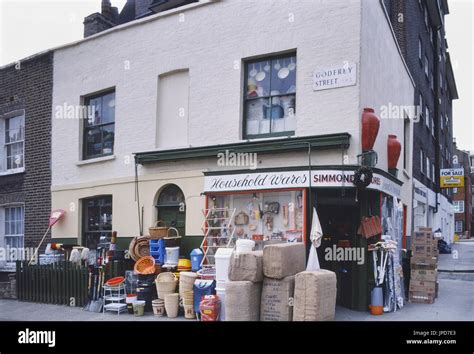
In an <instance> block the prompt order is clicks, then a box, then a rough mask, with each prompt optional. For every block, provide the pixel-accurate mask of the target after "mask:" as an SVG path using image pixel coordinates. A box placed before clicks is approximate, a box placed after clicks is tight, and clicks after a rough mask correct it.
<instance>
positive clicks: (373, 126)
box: [362, 108, 380, 152]
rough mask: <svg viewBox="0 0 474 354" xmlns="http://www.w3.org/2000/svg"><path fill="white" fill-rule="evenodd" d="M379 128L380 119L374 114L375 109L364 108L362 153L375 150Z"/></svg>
mask: <svg viewBox="0 0 474 354" xmlns="http://www.w3.org/2000/svg"><path fill="white" fill-rule="evenodd" d="M379 128H380V119H379V118H378V117H377V116H376V115H375V114H374V110H373V108H364V112H363V113H362V152H366V151H370V150H372V149H373V148H374V144H375V139H377V134H378V133H379Z"/></svg>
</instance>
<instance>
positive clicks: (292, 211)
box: [208, 190, 305, 249]
mask: <svg viewBox="0 0 474 354" xmlns="http://www.w3.org/2000/svg"><path fill="white" fill-rule="evenodd" d="M208 198H209V199H208V207H209V208H210V209H211V211H212V210H213V209H216V208H217V209H219V208H227V210H229V212H232V211H233V210H234V209H235V213H234V220H233V224H234V227H235V230H234V234H233V235H234V239H239V238H242V239H252V240H254V241H256V243H257V248H258V249H261V248H263V245H264V244H265V243H267V242H271V243H274V242H304V213H305V206H304V198H303V191H302V190H295V191H284V192H283V191H282V192H268V193H251V192H249V193H248V194H228V195H218V196H208ZM222 219H225V218H219V215H216V218H215V222H216V224H215V225H214V224H213V225H211V226H213V231H212V232H213V234H212V235H213V236H215V240H216V243H219V245H226V244H227V242H228V241H229V237H230V235H229V234H224V233H223V231H221V230H220V229H219V226H222V230H225V228H224V225H221V224H220V220H222ZM211 220H212V218H211ZM224 232H225V231H224Z"/></svg>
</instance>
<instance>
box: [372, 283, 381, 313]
mask: <svg viewBox="0 0 474 354" xmlns="http://www.w3.org/2000/svg"><path fill="white" fill-rule="evenodd" d="M370 297H371V301H370V302H371V304H370V305H369V309H370V313H371V314H372V315H382V314H383V290H382V288H381V287H379V286H377V287H375V288H373V289H372V292H371V296H370Z"/></svg>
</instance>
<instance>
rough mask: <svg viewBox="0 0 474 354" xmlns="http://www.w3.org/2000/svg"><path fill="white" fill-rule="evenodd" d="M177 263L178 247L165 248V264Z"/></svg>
mask: <svg viewBox="0 0 474 354" xmlns="http://www.w3.org/2000/svg"><path fill="white" fill-rule="evenodd" d="M178 262H179V247H166V258H165V263H166V264H178Z"/></svg>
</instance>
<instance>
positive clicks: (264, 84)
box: [247, 60, 271, 98]
mask: <svg viewBox="0 0 474 354" xmlns="http://www.w3.org/2000/svg"><path fill="white" fill-rule="evenodd" d="M270 75H271V62H270V61H268V60H267V61H260V62H257V63H249V64H247V98H256V97H264V96H268V95H269V93H270Z"/></svg>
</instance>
